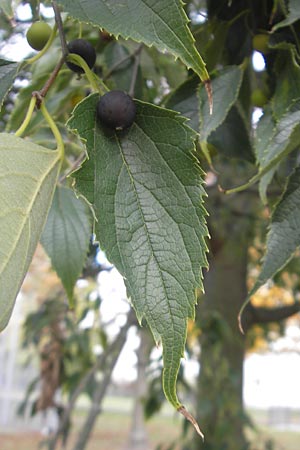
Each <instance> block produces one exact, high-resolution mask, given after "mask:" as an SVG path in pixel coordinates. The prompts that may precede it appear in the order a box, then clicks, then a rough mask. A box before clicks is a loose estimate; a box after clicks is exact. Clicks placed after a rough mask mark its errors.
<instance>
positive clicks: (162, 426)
mask: <svg viewBox="0 0 300 450" xmlns="http://www.w3.org/2000/svg"><path fill="white" fill-rule="evenodd" d="M110 405H111V406H112V407H113V408H112V409H113V411H110V412H109V411H105V412H104V413H103V414H101V415H100V416H99V418H98V420H97V423H96V426H95V428H94V430H93V433H92V436H91V439H90V441H89V443H88V445H87V447H86V450H125V449H126V443H127V442H128V436H129V433H130V427H131V415H130V414H129V413H128V409H129V410H130V406H131V404H130V403H128V404H126V402H125V403H123V407H122V410H121V411H120V410H119V411H120V412H117V406H118V404H117V403H114V402H112V403H111V404H110ZM252 417H253V419H254V421H256V422H257V421H259V423H260V424H261V425H260V426H259V430H258V433H254V432H253V431H252V432H251V433H250V435H249V436H250V438H251V440H252V442H253V450H263V449H264V450H266V449H267V448H269V449H272V450H273V449H274V450H275V449H276V450H299V448H300V445H299V443H300V432H293V431H278V430H275V429H271V428H268V427H267V426H266V424H267V415H266V413H264V412H262V411H253V412H252ZM84 418H85V414H84V413H83V412H82V411H79V412H78V413H77V414H76V416H75V418H74V421H73V431H72V433H71V435H70V439H69V442H68V446H67V448H66V450H72V448H73V445H74V443H75V442H76V437H77V433H78V432H79V431H80V428H81V425H82V424H83V421H84ZM146 429H147V431H148V435H149V441H150V444H151V448H152V449H155V448H156V447H157V446H158V445H159V444H161V445H162V447H161V450H166V449H167V447H168V445H170V443H171V441H173V440H176V439H177V438H179V436H180V434H181V430H182V419H181V416H179V415H178V414H176V413H173V412H171V410H168V409H167V410H164V413H163V414H160V415H157V416H155V417H154V418H153V419H151V420H149V421H148V422H147V423H146ZM42 439H43V436H42V435H41V434H40V433H37V432H15V433H12V432H10V433H5V432H3V431H2V433H1V434H0V450H35V449H36V450H37V449H38V445H39V443H40V442H41V440H42ZM270 439H272V440H273V441H274V442H275V443H276V446H275V447H266V446H265V442H266V441H268V440H270ZM179 448H180V447H179V446H178V447H177V448H176V449H174V450H179ZM203 449H205V445H204V446H203ZM126 450H128V447H127V449H126ZM129 450H130V449H129ZM234 450H239V449H234Z"/></svg>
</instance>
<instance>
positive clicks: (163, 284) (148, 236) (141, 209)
mask: <svg viewBox="0 0 300 450" xmlns="http://www.w3.org/2000/svg"><path fill="white" fill-rule="evenodd" d="M136 126H137V128H139V130H140V131H141V132H142V133H143V134H144V132H143V130H142V129H141V128H140V127H138V125H137V124H136ZM144 136H145V139H148V140H150V141H151V142H152V144H153V145H154V146H155V148H156V145H155V143H154V142H153V140H152V139H150V137H149V136H147V135H145V134H144ZM117 142H118V146H119V150H120V155H121V157H122V161H123V163H124V166H125V168H126V171H127V173H128V176H129V179H130V182H131V185H132V187H133V191H134V193H135V197H136V203H137V205H138V208H139V212H140V215H141V217H142V220H143V227H144V230H145V233H146V236H147V242H148V247H149V249H150V253H151V256H152V258H153V259H154V260H155V263H156V265H157V267H158V269H159V270H158V272H159V276H160V280H161V284H162V286H163V288H164V292H165V298H166V299H167V302H168V308H169V314H170V317H171V320H172V325H173V326H172V329H173V330H174V322H173V315H172V311H171V307H170V302H169V299H168V294H167V290H166V288H165V283H164V281H163V276H162V270H161V267H160V265H159V263H158V261H157V257H156V256H155V253H154V252H153V246H152V244H151V236H150V233H149V231H148V227H147V222H146V220H145V217H144V213H143V208H142V206H141V204H140V200H139V195H138V192H137V189H136V181H135V180H134V176H133V174H132V173H131V170H130V166H129V164H128V163H127V161H126V158H125V155H124V152H123V150H122V146H121V144H120V141H119V140H118V139H117ZM165 163H166V164H167V162H166V161H165ZM121 172H122V169H121V170H120V174H121ZM119 178H120V177H118V180H119ZM177 179H178V177H177ZM178 181H179V182H180V180H178ZM180 184H181V185H182V183H181V182H180ZM183 187H184V186H183ZM184 190H185V191H186V189H185V187H184ZM116 191H117V190H116ZM151 195H152V196H153V197H154V198H155V200H156V201H157V202H158V203H159V204H160V205H161V206H162V208H163V209H164V211H165V212H166V213H167V214H168V216H169V217H170V218H171V219H172V220H173V218H172V216H171V215H170V213H169V212H168V211H167V210H166V208H165V207H164V206H163V205H162V204H161V202H160V201H159V200H158V199H157V198H156V197H155V196H154V193H153V192H151ZM193 206H194V205H193ZM115 217H116V214H115ZM173 222H174V220H173ZM177 228H178V230H179V232H180V234H181V236H182V232H181V230H180V228H179V227H177ZM116 230H117V227H116ZM182 239H183V236H182ZM183 240H184V239H183ZM118 247H119V243H118ZM119 255H120V257H121V259H122V264H123V265H124V261H123V258H122V253H121V252H120V249H119ZM149 261H150V258H149V260H148V263H147V265H149ZM191 269H192V268H191ZM169 275H170V276H171V274H169ZM146 284H147V283H146ZM146 304H147V303H146ZM147 310H148V314H149V309H148V308H147ZM172 352H173V349H172ZM172 360H173V358H172Z"/></svg>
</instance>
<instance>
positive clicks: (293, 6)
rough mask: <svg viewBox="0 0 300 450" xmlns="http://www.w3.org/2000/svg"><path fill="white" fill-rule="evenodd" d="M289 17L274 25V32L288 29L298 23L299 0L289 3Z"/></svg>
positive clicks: (290, 0)
mask: <svg viewBox="0 0 300 450" xmlns="http://www.w3.org/2000/svg"><path fill="white" fill-rule="evenodd" d="M288 10H289V12H288V15H287V17H286V18H285V19H284V20H282V21H281V22H279V23H277V24H276V25H274V27H273V28H272V31H275V30H278V29H279V28H283V27H286V26H288V25H291V24H292V23H294V22H296V21H297V20H299V19H300V3H299V0H289V2H288Z"/></svg>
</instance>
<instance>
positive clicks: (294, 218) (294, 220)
mask: <svg viewBox="0 0 300 450" xmlns="http://www.w3.org/2000/svg"><path fill="white" fill-rule="evenodd" d="M299 245H300V167H298V168H297V169H296V170H295V172H294V173H293V174H292V175H291V177H290V179H289V183H288V186H287V189H286V191H285V193H284V195H283V197H282V199H281V200H280V202H279V203H278V205H277V206H276V208H275V211H274V213H273V216H272V222H271V228H270V231H269V234H268V238H267V251H266V254H265V257H264V263H263V266H262V269H261V273H260V275H259V277H258V279H257V281H256V283H255V285H254V287H253V289H252V291H251V292H250V295H253V294H254V292H255V291H257V289H258V288H259V287H260V286H262V285H263V284H264V283H266V281H268V279H270V278H272V277H273V276H274V275H275V274H276V273H277V272H278V271H279V270H280V269H282V268H283V267H284V266H285V265H286V263H287V262H288V261H289V259H290V258H291V257H292V255H293V253H294V251H295V250H296V249H297V247H299Z"/></svg>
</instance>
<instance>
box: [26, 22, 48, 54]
mask: <svg viewBox="0 0 300 450" xmlns="http://www.w3.org/2000/svg"><path fill="white" fill-rule="evenodd" d="M51 32H52V28H51V27H50V25H49V24H48V23H46V22H43V21H42V20H38V21H37V22H34V23H33V24H32V25H31V26H30V27H29V28H28V31H27V33H26V38H27V42H28V44H29V45H30V47H31V48H33V49H34V50H42V49H43V48H44V47H45V45H46V44H47V42H48V40H49V37H50V35H51Z"/></svg>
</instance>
